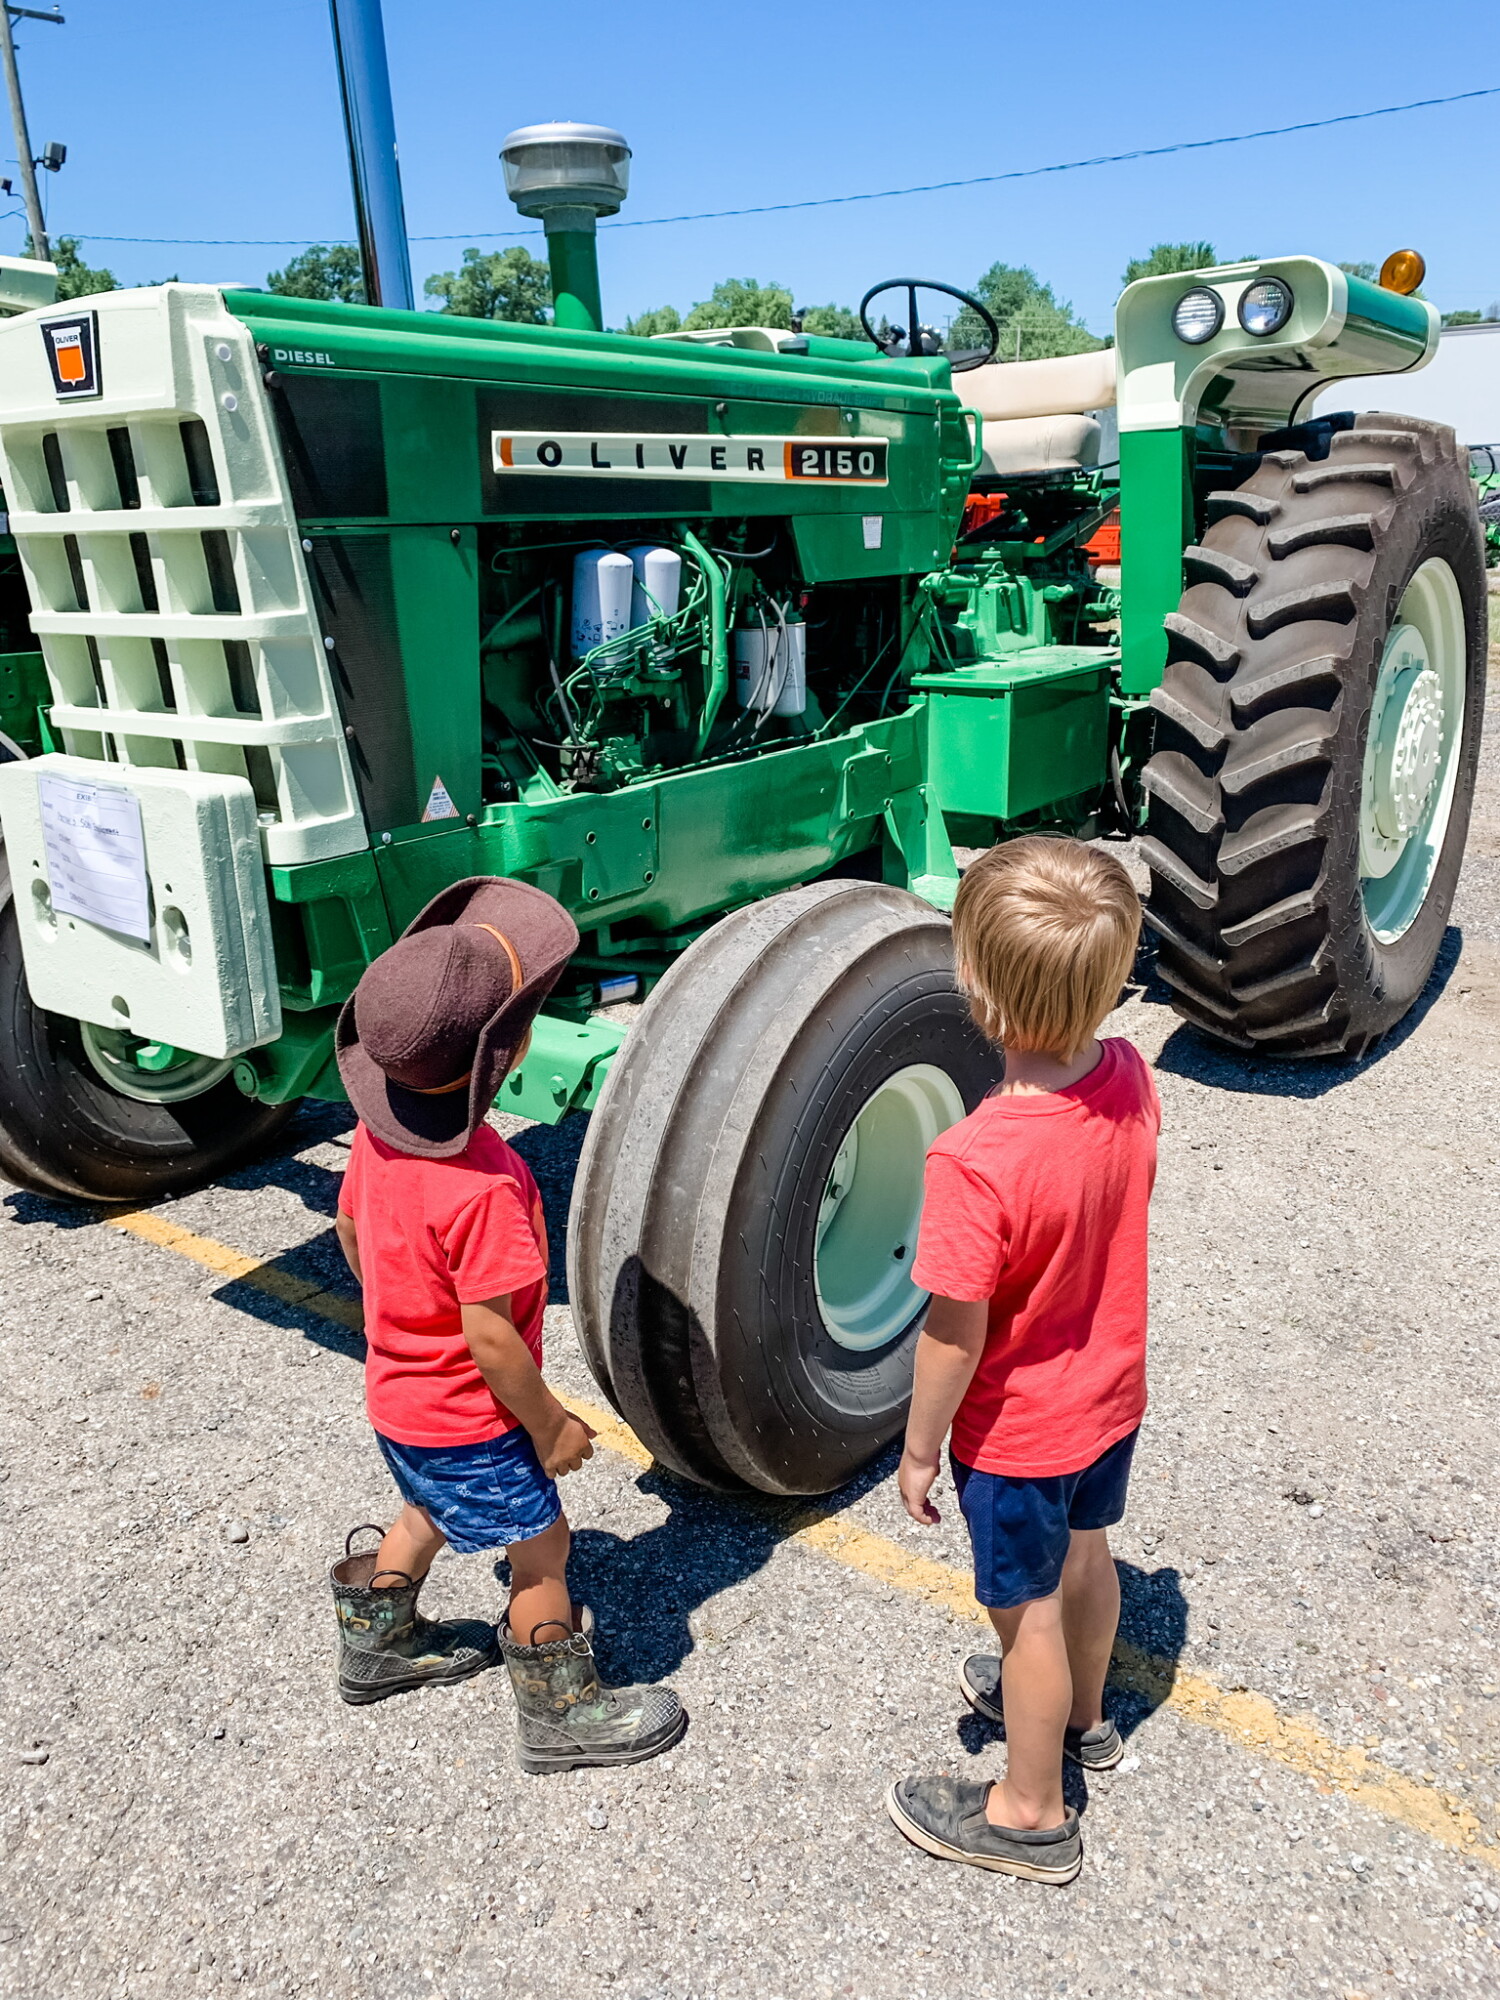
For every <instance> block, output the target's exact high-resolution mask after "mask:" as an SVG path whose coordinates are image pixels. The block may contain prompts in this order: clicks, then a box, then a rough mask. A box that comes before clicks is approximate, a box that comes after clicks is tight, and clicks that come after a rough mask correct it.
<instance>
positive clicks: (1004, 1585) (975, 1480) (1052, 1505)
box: [952, 1427, 1140, 1611]
mask: <svg viewBox="0 0 1500 2000" xmlns="http://www.w3.org/2000/svg"><path fill="white" fill-rule="evenodd" d="M1139 1436H1140V1429H1139V1427H1137V1428H1136V1429H1135V1430H1133V1431H1132V1432H1131V1433H1130V1435H1129V1437H1122V1438H1121V1439H1120V1440H1119V1442H1118V1443H1117V1444H1112V1445H1111V1446H1110V1448H1109V1450H1108V1451H1106V1452H1103V1453H1101V1455H1100V1456H1099V1457H1098V1458H1096V1459H1095V1460H1094V1462H1093V1464H1092V1465H1089V1466H1085V1467H1084V1469H1083V1471H1082V1472H1059V1473H1055V1474H1053V1475H1052V1476H1051V1477H1049V1478H1045V1479H1013V1478H1012V1477H1011V1476H1010V1474H1009V1473H1005V1472H976V1471H975V1470H974V1468H973V1466H971V1465H960V1464H959V1462H958V1460H957V1459H956V1458H955V1459H954V1460H953V1461H952V1466H953V1483H954V1485H955V1486H956V1487H957V1488H958V1504H959V1506H960V1507H961V1508H962V1509H963V1514H964V1520H965V1521H966V1522H967V1523H968V1528H969V1540H970V1542H971V1543H972V1544H973V1546H974V1595H975V1596H976V1597H977V1598H978V1599H979V1602H980V1603H981V1604H983V1605H985V1606H987V1607H988V1608H989V1609H990V1610H993V1611H1013V1610H1014V1609H1015V1607H1016V1606H1017V1605H1018V1604H1029V1603H1030V1602H1031V1600H1032V1599H1033V1598H1034V1597H1050V1596H1051V1595H1052V1593H1053V1591H1054V1590H1056V1588H1057V1586H1058V1585H1059V1584H1060V1583H1061V1582H1062V1571H1063V1563H1064V1561H1065V1560H1066V1558H1067V1554H1068V1538H1069V1536H1070V1535H1071V1534H1072V1532H1073V1530H1074V1529H1075V1528H1112V1527H1113V1526H1114V1524H1115V1522H1116V1521H1118V1520H1121V1519H1123V1517H1124V1513H1125V1489H1126V1488H1127V1487H1128V1486H1129V1484H1130V1461H1131V1458H1132V1457H1133V1456H1134V1453H1135V1441H1136V1439H1137V1438H1138V1437H1139Z"/></svg>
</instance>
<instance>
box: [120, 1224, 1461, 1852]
mask: <svg viewBox="0 0 1500 2000" xmlns="http://www.w3.org/2000/svg"><path fill="white" fill-rule="evenodd" d="M105 1219H106V1221H107V1222H108V1223H109V1225H110V1226H111V1228H114V1229H119V1230H123V1231H125V1232H126V1233H128V1234H129V1235H132V1236H137V1237H140V1238H142V1239H143V1240H144V1241H145V1242H147V1243H154V1244H156V1245H157V1246H158V1247H159V1248H160V1249H163V1250H172V1251H175V1252H176V1254H177V1255H178V1256H180V1257H188V1258H191V1260H192V1261H193V1262H194V1263H195V1264H200V1265H202V1266H203V1268H204V1269H205V1270H208V1271H212V1272H214V1273H215V1274H216V1275H217V1276H219V1277H222V1278H224V1279H226V1280H230V1281H232V1282H234V1283H237V1284H243V1285H248V1286H250V1287H251V1289H252V1290H254V1291H258V1292H261V1293H264V1294H265V1295H266V1296H267V1297H268V1298H273V1299H278V1300H280V1302H281V1303H282V1304H283V1305H290V1306H296V1307H298V1308H299V1309H300V1310H301V1311H303V1312H310V1313H315V1314H317V1315H318V1317H319V1318H322V1319H326V1320H331V1321H333V1322H334V1324H335V1325H338V1326H341V1327H347V1328H350V1329H352V1330H353V1331H355V1332H358V1331H359V1330H360V1327H361V1325H362V1319H361V1314H360V1309H359V1306H358V1305H357V1304H356V1303H355V1302H354V1300H352V1299H347V1298H342V1297H340V1296H339V1294H338V1293H336V1292H329V1291H325V1290H323V1289H322V1287H321V1286H318V1285H315V1284H312V1283H311V1282H310V1281H309V1280H307V1279H305V1278H298V1277H296V1276H294V1275H293V1274H292V1272H290V1271H287V1270H285V1269H283V1268H282V1267H281V1266H280V1265H278V1264H276V1263H267V1262H264V1261H261V1260H259V1259H257V1258H254V1257H246V1256H243V1255H241V1253H240V1252H239V1251H237V1250H231V1249H230V1248H229V1247H228V1246H227V1245H226V1244H223V1243H216V1242H215V1241H214V1240H213V1238H212V1237H209V1236H196V1235H194V1233H193V1232H192V1230H190V1229H182V1228H179V1226H178V1225H177V1224H176V1223H175V1222H168V1221H167V1220H166V1219H165V1218H164V1217H163V1216H160V1215H156V1214H152V1213H150V1212H148V1211H146V1210H134V1211H132V1212H130V1213H129V1214H123V1215H111V1216H108V1217H106V1218H105ZM571 1407H572V1408H573V1409H574V1410H575V1411H576V1413H577V1414H578V1415H579V1416H580V1417H582V1418H583V1420H584V1422H585V1423H587V1424H589V1425H591V1426H592V1427H593V1429H594V1431H595V1432H596V1433H597V1436H598V1441H599V1443H600V1444H601V1445H603V1446H604V1447H605V1448H606V1449H607V1450H609V1451H612V1452H615V1453H617V1454H618V1455H619V1456H620V1457H622V1458H627V1459H629V1460H630V1461H631V1462H632V1463H633V1464H635V1465H640V1466H648V1465H650V1464H651V1462H652V1461H651V1454H650V1453H649V1452H648V1451H647V1450H646V1448H645V1446H644V1445H643V1444H642V1443H641V1441H640V1439H639V1438H638V1437H636V1435H635V1433H634V1432H633V1431H631V1430H630V1429H629V1428H628V1427H627V1426H626V1425H625V1424H623V1423H621V1421H620V1419H619V1418H618V1417H617V1416H615V1414H614V1413H613V1411H610V1410H604V1409H599V1408H598V1407H596V1406H595V1405H593V1404H591V1403H585V1402H580V1401H577V1400H571ZM788 1540H790V1541H792V1542H794V1543H797V1544H799V1545H800V1546H801V1547H803V1548H806V1549H813V1550H816V1551H817V1553H818V1554H820V1555H825V1556H831V1557H832V1558H833V1560H834V1561H835V1562H837V1563H841V1564H842V1565H843V1566H844V1568H846V1569H851V1570H856V1571H858V1572H859V1574H860V1575H861V1576H867V1577H870V1578H871V1579H873V1580H874V1581H875V1582H877V1583H883V1584H888V1585H889V1586H890V1587H891V1588H892V1589H895V1590H902V1591H906V1592H908V1593H909V1594H910V1595H911V1596H913V1597H916V1598H919V1599H921V1600H922V1601H923V1602H924V1603H926V1604H929V1605H931V1606H932V1607H933V1608H934V1609H936V1610H943V1611H948V1612H951V1613H952V1614H953V1615H954V1616H955V1617H956V1618H962V1619H965V1620H968V1621H970V1622H972V1623H975V1624H978V1625H983V1626H985V1627H986V1629H988V1623H989V1621H988V1619H987V1618H986V1617H985V1614H984V1612H983V1611H982V1610H981V1609H980V1607H979V1606H978V1605H977V1604H976V1603H975V1602H974V1593H973V1587H972V1585H971V1583H970V1580H969V1578H968V1576H967V1575H966V1574H965V1573H964V1572H963V1571H961V1570H956V1569H953V1568H952V1567H951V1566H950V1565H949V1564H947V1563H940V1562H934V1561H933V1560H932V1559H931V1558H930V1557H928V1556H920V1555H914V1554H913V1553H912V1552H911V1551H910V1550H908V1549H904V1548H902V1547H901V1545H900V1544H899V1543H898V1542H893V1541H891V1540H890V1539H889V1537H887V1536H885V1535H877V1534H873V1533H871V1531H870V1530H869V1529H868V1528H862V1527H861V1526H860V1525H859V1524H858V1522H856V1521H853V1520H851V1519H850V1517H849V1516H848V1515H847V1514H838V1513H828V1512H826V1511H824V1510H823V1509H821V1508H811V1509H808V1510H806V1511H805V1512H803V1513H801V1514H799V1515H797V1516H796V1517H795V1525H794V1526H793V1527H792V1529H791V1531H790V1533H789V1535H788ZM1110 1679H1111V1681H1112V1682H1113V1684H1114V1685H1115V1686H1116V1687H1120V1688H1124V1689H1127V1690H1129V1691H1131V1692H1133V1693H1136V1694H1140V1695H1143V1696H1145V1697H1146V1698H1147V1699H1148V1700H1149V1701H1151V1703H1152V1704H1153V1705H1154V1706H1156V1707H1160V1708H1168V1709H1171V1710H1172V1711H1173V1712H1174V1713H1175V1714H1176V1715H1179V1716H1180V1717H1181V1718H1182V1719H1183V1720H1184V1721H1186V1722H1194V1723H1197V1724H1199V1725H1200V1726H1201V1727H1203V1728H1205V1729H1211V1730H1213V1731H1214V1732H1215V1733H1216V1734H1217V1735H1219V1736H1223V1737H1225V1738H1227V1739H1228V1740H1229V1741H1230V1742H1232V1743H1236V1744H1238V1745H1239V1746H1240V1747H1241V1748H1242V1749H1245V1750H1248V1751H1251V1752H1252V1753H1253V1754H1255V1755H1257V1756H1260V1757H1264V1758H1267V1759H1270V1760H1272V1761H1274V1762H1275V1763H1278V1764H1284V1765H1286V1766H1287V1767H1288V1769H1290V1770H1293V1771H1296V1772H1299V1773H1300V1774H1301V1775H1302V1776H1304V1777H1308V1778H1311V1779H1313V1781H1314V1782H1315V1783H1316V1784H1317V1786H1318V1788H1319V1790H1321V1791H1324V1792H1334V1791H1337V1792H1343V1793H1345V1794H1346V1795H1347V1796H1348V1797H1350V1798H1352V1799H1353V1800H1354V1801H1355V1802H1356V1803H1357V1804H1359V1805H1361V1806H1363V1807H1365V1808H1366V1809H1367V1810H1368V1811H1370V1812H1373V1813H1377V1814H1379V1815H1380V1817H1381V1818H1383V1819H1388V1820H1392V1821H1394V1822H1396V1823H1397V1824H1398V1825H1401V1826H1405V1827H1408V1828H1410V1829H1411V1830H1412V1831H1413V1832H1416V1833H1422V1834H1425V1835H1426V1836H1427V1837H1428V1838H1429V1839H1430V1840H1435V1841H1437V1842H1439V1843H1440V1844H1441V1845H1442V1846H1444V1847H1448V1848H1452V1849H1454V1850H1455V1851H1456V1852H1458V1853H1462V1854H1465V1855H1471V1856H1473V1857H1474V1858H1475V1859H1477V1860H1482V1861H1485V1862H1487V1863H1488V1864H1489V1865H1490V1866H1491V1867H1492V1868H1495V1869H1497V1870H1500V1843H1497V1842H1496V1839H1495V1837H1494V1835H1493V1834H1492V1833H1489V1832H1487V1831H1486V1829H1485V1828H1484V1826H1483V1825H1482V1823H1481V1822H1480V1820H1479V1818H1478V1816H1477V1814H1476V1813H1475V1812H1474V1811H1473V1810H1472V1808H1471V1807H1469V1806H1468V1805H1466V1804H1465V1803H1464V1801H1463V1800H1462V1799H1460V1798H1457V1797H1455V1796H1454V1795H1453V1794H1452V1793H1449V1792H1444V1791H1440V1790H1439V1789H1438V1788H1437V1786H1435V1785H1427V1784H1423V1783H1421V1782H1420V1781H1419V1780H1417V1779H1415V1778H1407V1777H1403V1776H1402V1775H1401V1773H1400V1772H1399V1771H1393V1770H1391V1769H1390V1768H1389V1766H1387V1765H1384V1764H1381V1763H1378V1762H1377V1761H1376V1760H1375V1759H1374V1758H1373V1757H1370V1756H1369V1755H1367V1754H1366V1752H1365V1751H1363V1750H1360V1749H1357V1748H1354V1747H1352V1746H1349V1745H1345V1744H1341V1743H1335V1742H1334V1741H1333V1740H1332V1738H1330V1737H1327V1736H1325V1735H1324V1734H1323V1733H1322V1731H1321V1730H1319V1729H1317V1728H1316V1727H1314V1725H1313V1724H1312V1723H1309V1722H1302V1721H1298V1720H1297V1719H1296V1718H1295V1717H1292V1716H1286V1715H1282V1714H1281V1713H1280V1711H1279V1710H1278V1709H1277V1708H1276V1707H1275V1706H1274V1704H1273V1703H1271V1702H1269V1701H1268V1700H1267V1699H1266V1698H1265V1696H1264V1695H1259V1694H1251V1693H1249V1692H1248V1691H1245V1690H1241V1689H1231V1688H1222V1687H1220V1686H1219V1685H1218V1684H1217V1683H1216V1682H1214V1681H1211V1680H1209V1679H1208V1678H1207V1676H1206V1675H1202V1674H1194V1673H1188V1672H1185V1671H1184V1670H1183V1669H1182V1668H1181V1667H1179V1666H1177V1665H1176V1664H1175V1663H1174V1662H1172V1661H1170V1660H1165V1659H1161V1658H1159V1657H1158V1656H1157V1655H1156V1654H1154V1653H1147V1652H1145V1651H1144V1650H1142V1649H1141V1648H1140V1647H1138V1646H1132V1645H1130V1644H1129V1643H1128V1642H1127V1641H1125V1640H1121V1641H1119V1642H1118V1643H1117V1644H1116V1647H1115V1657H1114V1663H1113V1666H1112V1669H1111V1672H1110Z"/></svg>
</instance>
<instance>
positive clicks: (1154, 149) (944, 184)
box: [76, 84, 1500, 250]
mask: <svg viewBox="0 0 1500 2000" xmlns="http://www.w3.org/2000/svg"><path fill="white" fill-rule="evenodd" d="M1479 97H1500V84H1490V85H1487V86H1486V87H1485V88H1484V89H1482V90H1460V91H1455V92H1454V93H1453V95H1452V96H1449V97H1417V98H1413V99H1412V101H1411V102H1410V103H1409V104H1381V105H1377V106H1376V107H1375V109H1374V110H1371V111H1344V112H1340V113H1339V114H1338V116H1336V117H1333V118H1306V119H1303V120H1302V121H1301V122H1300V123H1299V124H1296V125H1268V126H1265V127H1263V128H1262V129H1261V130H1260V131H1257V132H1229V133H1225V134H1223V135H1222V136H1221V137H1219V138H1217V139H1178V140H1176V141H1174V142H1173V144H1171V145H1169V146H1137V147H1134V148H1133V149H1132V150H1131V151H1130V152H1128V153H1096V154H1095V155H1093V157H1092V158H1090V159H1086V160H1059V161H1056V162H1054V163H1053V164H1052V165H1050V166H1045V167H1015V168H1012V169H1010V170H1009V171H1008V172H1006V173H1000V174H970V175H968V176H967V177H965V178H964V179H962V180H951V181H924V182H922V183H921V184H920V185H918V186H916V187H899V188H877V189H874V190H871V191H870V192H868V193H865V194H828V195H817V196H813V197H811V198H810V199H808V200H806V201H772V202H762V203H759V204H757V205H756V206H755V207H753V208H713V209H703V210H701V211H699V212H697V213H694V214H689V215H646V216H641V217H638V218H635V219H632V220H631V221H629V222H624V221H622V222H606V223H602V224H601V225H600V227H601V228H602V229H660V228H662V227H664V226H666V225H667V224H670V223H677V222H728V221H732V220H734V219H735V218H737V217H739V216H745V215H785V214H788V213H789V212H790V211H792V210H794V209H804V208H841V207H846V206H847V205H848V204H849V203H851V202H858V201H896V200H899V199H900V198H902V197H903V196H906V195H913V194H946V193H950V192H952V191H953V190H954V189H956V188H971V187H994V186H996V185H998V184H999V183H1000V182H1002V181H1029V180H1037V179H1040V178H1041V177H1042V176H1043V175H1045V174H1072V173H1079V172H1082V171H1084V170H1085V169H1087V168H1090V167H1117V166H1124V165H1127V164H1128V163H1129V162H1130V161H1132V160H1159V159H1164V158H1165V157H1166V156H1167V155H1168V154H1171V153H1201V152H1205V151H1207V150H1208V149H1209V148H1211V147H1214V146H1245V145H1249V144H1250V143H1251V141H1253V140H1256V139H1285V138H1288V137H1290V136H1291V135H1292V134H1294V133H1297V132H1320V131H1324V130H1326V129H1327V128H1328V127H1329V126H1333V125H1357V124H1360V123H1362V122H1363V121H1364V120H1366V119H1369V118H1394V117H1397V116H1398V115H1399V114H1400V113H1402V112H1405V111H1430V110H1433V109H1435V108H1436V107H1437V106H1439V105H1444V104H1469V103H1472V102H1473V101H1474V99H1475V98H1479ZM76 233H77V236H78V239H79V240H80V241H81V242H89V243H149V244H161V245H164V246H166V247H168V248H172V249H186V248H203V249H213V250H234V249H252V250H285V249H294V248H296V247H297V246H298V245H299V244H307V243H314V242H330V241H336V240H338V236H337V232H336V231H335V232H328V233H325V234H324V235H323V236H322V237H312V236H96V235H94V234H93V233H92V232H85V231H82V230H80V231H78V232H76ZM543 233H544V232H543V231H542V230H540V229H463V230H449V231H447V232H446V233H445V234H443V235H441V236H413V237H411V238H410V239H409V240H410V241H411V242H413V243H464V242H473V241H474V240H475V239H476V238H478V239H483V240H486V241H491V242H493V241H498V240H502V239H503V240H506V241H509V240H511V239H513V238H517V237H523V236H540V235H542V234H543Z"/></svg>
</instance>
